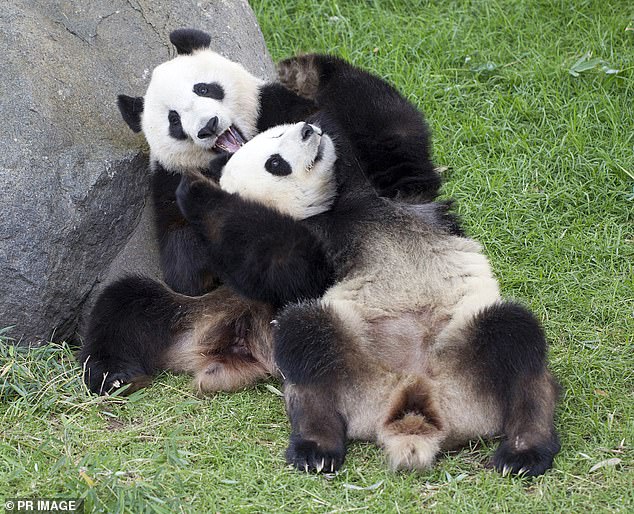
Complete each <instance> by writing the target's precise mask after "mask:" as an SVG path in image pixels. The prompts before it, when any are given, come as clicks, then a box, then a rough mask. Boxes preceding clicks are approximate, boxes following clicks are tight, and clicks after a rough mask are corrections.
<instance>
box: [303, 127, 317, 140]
mask: <svg viewBox="0 0 634 514" xmlns="http://www.w3.org/2000/svg"><path fill="white" fill-rule="evenodd" d="M314 133H315V130H314V129H313V127H311V126H310V125H309V124H308V123H304V126H303V127H302V141H306V140H307V139H308V138H309V137H310V136H312V135H313V134H314Z"/></svg>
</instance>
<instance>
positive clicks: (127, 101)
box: [117, 95, 143, 132]
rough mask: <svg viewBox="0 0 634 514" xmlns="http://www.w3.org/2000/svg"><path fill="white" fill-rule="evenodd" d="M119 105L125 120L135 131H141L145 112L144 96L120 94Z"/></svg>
mask: <svg viewBox="0 0 634 514" xmlns="http://www.w3.org/2000/svg"><path fill="white" fill-rule="evenodd" d="M117 106H118V107H119V112H120V113H121V116H123V120H124V121H125V122H126V123H127V124H128V126H129V127H130V128H131V129H132V130H133V131H134V132H141V113H142V112H143V97H142V96H137V97H134V96H127V95H119V96H118V97H117Z"/></svg>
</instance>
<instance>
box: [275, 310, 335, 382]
mask: <svg viewBox="0 0 634 514" xmlns="http://www.w3.org/2000/svg"><path fill="white" fill-rule="evenodd" d="M276 321H277V326H278V327H279V329H277V330H275V332H274V334H275V339H274V341H275V343H274V347H273V355H274V357H275V362H276V363H277V365H278V367H279V368H280V371H281V373H282V375H283V376H284V377H285V379H286V380H288V381H289V382H291V383H293V384H300V385H306V384H311V383H332V382H333V380H334V379H336V378H337V377H336V375H339V374H340V373H341V372H342V369H343V358H342V356H341V350H342V348H341V341H342V340H343V337H342V333H341V328H340V327H337V326H336V325H335V322H334V318H333V314H332V312H330V311H329V310H328V309H326V308H324V307H323V306H321V305H319V304H317V303H313V304H309V303H303V304H292V305H289V306H288V307H286V308H285V309H284V310H283V311H282V312H281V313H280V314H279V315H278V317H277V320H276Z"/></svg>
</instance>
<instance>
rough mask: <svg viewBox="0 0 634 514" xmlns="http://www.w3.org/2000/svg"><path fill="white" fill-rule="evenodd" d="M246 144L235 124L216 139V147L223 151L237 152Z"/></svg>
mask: <svg viewBox="0 0 634 514" xmlns="http://www.w3.org/2000/svg"><path fill="white" fill-rule="evenodd" d="M243 144H244V138H243V137H242V135H241V134H240V132H239V131H238V129H236V128H235V127H234V126H233V125H232V126H231V127H229V128H228V129H227V130H225V131H224V132H223V133H222V134H220V135H219V136H218V139H216V144H215V145H214V148H215V149H216V150H221V151H223V152H228V153H235V152H237V151H238V150H239V149H240V147H241V146H242V145H243Z"/></svg>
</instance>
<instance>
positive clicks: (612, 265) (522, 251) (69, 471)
mask: <svg viewBox="0 0 634 514" xmlns="http://www.w3.org/2000/svg"><path fill="white" fill-rule="evenodd" d="M252 5H253V8H254V10H255V12H256V15H257V17H258V19H259V21H260V24H261V27H262V31H263V33H264V37H265V39H266V42H267V44H268V47H269V50H270V52H271V55H272V56H273V58H274V59H276V60H277V59H281V58H283V57H286V56H289V55H292V54H295V53H297V52H307V51H320V52H326V51H327V52H332V53H335V54H338V55H340V56H343V57H345V58H347V59H349V60H351V61H352V62H354V63H355V64H357V65H359V66H362V67H365V68H367V69H369V70H372V71H374V72H376V73H378V74H379V75H381V76H383V77H385V78H386V79H388V80H389V81H391V82H393V83H394V84H395V85H397V87H398V88H399V89H400V90H401V91H402V92H403V93H404V94H405V95H407V96H408V97H409V98H410V99H411V100H412V101H413V102H414V103H415V104H416V105H418V106H419V107H420V108H421V109H422V110H423V111H424V112H425V113H426V115H427V117H428V120H429V123H430V125H431V127H432V129H433V134H434V137H433V140H434V148H435V160H436V162H437V163H438V165H439V166H442V167H443V168H446V170H445V171H444V176H445V180H446V183H445V186H444V190H443V191H444V194H445V196H447V197H452V198H455V199H456V200H457V209H458V211H459V212H460V214H461V216H462V219H463V221H464V225H465V227H466V229H467V232H468V233H469V234H470V235H471V236H473V237H475V238H476V239H478V240H479V241H481V242H482V243H483V245H484V247H485V248H486V253H487V254H488V256H489V257H490V259H491V261H492V264H493V268H494V270H495V272H496V274H497V276H498V277H499V278H500V281H501V284H502V288H503V290H504V293H505V294H506V295H507V296H509V297H514V298H517V299H519V300H520V301H522V302H524V303H525V304H527V305H529V306H530V307H531V308H532V309H533V310H534V311H535V312H536V313H537V315H538V316H539V318H540V319H541V320H542V322H543V324H544V326H545V329H546V331H547V334H548V338H549V341H550V344H551V349H550V361H551V367H552V369H553V371H554V372H555V373H556V375H557V376H558V377H559V379H560V381H561V384H562V386H563V388H564V393H563V396H562V399H561V402H560V407H559V409H558V417H557V426H558V429H559V431H560V433H561V438H562V451H561V453H560V454H559V456H558V457H557V458H556V460H555V467H554V469H552V470H551V471H549V472H548V473H547V474H546V475H545V476H542V477H539V478H537V479H522V478H517V477H502V476H501V475H499V474H498V473H496V472H493V471H491V470H489V469H487V468H486V463H487V459H488V457H489V456H490V455H491V453H492V450H493V448H494V447H495V443H478V444H476V443H474V445H473V447H472V448H466V449H464V450H463V451H461V452H457V453H451V454H446V455H444V456H443V457H442V458H441V459H440V461H439V462H438V463H437V465H436V466H435V467H434V469H432V470H430V471H428V472H420V473H393V472H390V471H388V470H387V469H386V466H385V464H384V461H383V458H382V454H381V452H380V451H379V450H378V449H377V448H375V447H374V446H373V445H369V444H359V443H355V444H352V445H351V446H350V452H349V454H348V458H347V461H346V463H345V465H344V467H343V469H342V471H341V472H339V473H338V474H337V475H330V476H329V475H320V476H317V475H304V474H301V473H298V472H295V471H293V470H290V469H288V468H287V467H286V466H285V465H284V461H283V453H284V449H285V446H286V440H287V437H288V423H287V420H286V417H285V415H284V409H283V402H282V399H281V398H280V396H279V395H278V394H277V390H276V388H279V387H280V386H279V384H276V383H271V384H262V385H260V386H258V387H256V388H254V389H251V390H248V391H244V392H240V393H234V394H218V395H215V396H213V397H208V398H197V397H195V396H194V395H192V394H191V390H190V388H189V384H188V380H187V379H186V378H185V377H178V376H174V375H169V374H164V375H162V376H160V377H159V378H158V379H157V381H156V382H155V383H154V384H153V385H152V386H151V387H150V388H148V389H146V390H142V391H139V392H137V393H135V394H133V395H132V396H131V397H129V398H126V399H123V398H116V397H110V398H97V397H94V396H91V395H89V394H88V393H87V392H86V390H85V388H84V387H83V385H82V383H81V380H80V370H79V368H78V366H77V364H76V363H75V361H74V359H73V357H72V352H71V351H70V350H69V348H68V347H67V346H66V345H58V344H53V345H50V346H47V347H43V348H39V349H35V350H31V351H30V352H27V351H24V350H18V349H15V348H12V347H7V346H3V345H1V344H0V498H2V499H6V498H12V497H16V498H17V497H36V496H37V497H62V496H64V497H83V498H85V499H86V505H87V510H86V511H87V512H88V511H92V510H96V511H103V512H146V511H147V512H166V513H167V512H216V511H219V512H227V513H234V512H356V511H360V512H363V511H366V512H372V513H375V512H417V511H420V510H421V509H429V510H431V511H434V512H451V513H454V512H465V513H467V512H468V513H472V512H633V511H634V487H633V484H634V269H633V264H634V214H633V213H634V8H633V7H632V4H631V3H630V2H628V1H626V0H621V1H616V0H613V1H606V0H603V1H583V0H579V1H568V2H566V1H555V0H550V1H549V0H537V1H533V0H497V1H496V0H491V1H486V0H473V1H463V2H451V1H444V2H418V1H397V0H393V1H388V0H385V1H360V0H357V1H343V0H341V1H339V2H336V1H324V2H309V1H301V0H298V1H287V0H257V1H253V2H252ZM0 337H1V335H0Z"/></svg>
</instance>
